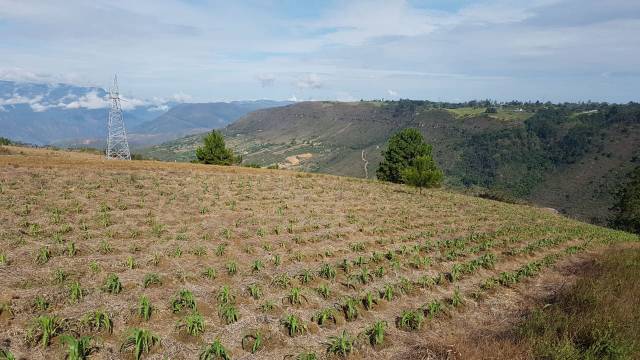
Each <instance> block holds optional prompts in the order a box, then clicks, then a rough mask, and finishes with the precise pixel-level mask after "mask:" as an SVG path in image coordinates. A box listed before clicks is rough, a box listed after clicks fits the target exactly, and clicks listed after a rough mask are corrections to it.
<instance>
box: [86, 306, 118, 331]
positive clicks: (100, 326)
mask: <svg viewBox="0 0 640 360" xmlns="http://www.w3.org/2000/svg"><path fill="white" fill-rule="evenodd" d="M82 323H83V324H84V325H86V326H87V327H88V328H89V329H90V330H91V331H95V332H99V331H102V330H104V331H106V332H108V333H111V332H112V331H113V321H112V320H111V317H110V316H109V314H108V313H107V312H106V311H103V310H96V311H93V312H90V313H88V314H86V315H85V316H84V317H83V319H82Z"/></svg>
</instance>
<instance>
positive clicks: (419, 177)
mask: <svg viewBox="0 0 640 360" xmlns="http://www.w3.org/2000/svg"><path fill="white" fill-rule="evenodd" d="M400 173H401V175H402V180H404V182H405V184H407V185H411V186H415V187H417V188H418V189H420V193H422V188H430V187H438V186H440V184H441V183H442V178H443V177H444V175H443V174H442V171H441V170H440V169H438V166H437V165H436V162H435V161H433V157H431V156H418V157H417V158H416V159H415V160H413V161H412V164H411V166H409V167H406V168H404V169H402V171H401V172H400Z"/></svg>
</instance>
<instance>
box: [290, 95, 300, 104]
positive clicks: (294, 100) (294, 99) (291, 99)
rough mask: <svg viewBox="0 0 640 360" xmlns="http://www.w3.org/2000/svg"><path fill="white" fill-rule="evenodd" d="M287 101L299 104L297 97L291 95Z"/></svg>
mask: <svg viewBox="0 0 640 360" xmlns="http://www.w3.org/2000/svg"><path fill="white" fill-rule="evenodd" d="M287 101H293V102H298V98H297V97H296V96H295V95H291V97H289V98H288V99H287Z"/></svg>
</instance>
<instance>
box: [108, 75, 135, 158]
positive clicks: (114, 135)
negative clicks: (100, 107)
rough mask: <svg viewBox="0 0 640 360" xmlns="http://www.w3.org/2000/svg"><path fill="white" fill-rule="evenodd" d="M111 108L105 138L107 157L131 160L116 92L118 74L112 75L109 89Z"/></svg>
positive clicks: (118, 97) (118, 95)
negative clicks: (107, 132)
mask: <svg viewBox="0 0 640 360" xmlns="http://www.w3.org/2000/svg"><path fill="white" fill-rule="evenodd" d="M109 99H111V109H110V110H109V137H108V138H107V159H117V160H131V153H130V152H129V142H128V141H127V131H126V130H125V128H124V120H123V118H122V107H121V106H120V94H118V76H117V75H115V76H114V77H113V87H112V88H111V89H109Z"/></svg>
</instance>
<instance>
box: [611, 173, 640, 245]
mask: <svg viewBox="0 0 640 360" xmlns="http://www.w3.org/2000/svg"><path fill="white" fill-rule="evenodd" d="M628 178H629V182H628V183H627V184H626V185H624V186H623V187H622V188H621V189H620V191H618V193H617V194H616V198H617V201H616V203H615V205H614V206H613V208H612V209H611V210H613V211H614V213H615V216H614V218H613V220H612V221H611V225H613V226H614V227H616V228H619V229H622V230H626V231H629V232H634V233H636V234H640V166H639V167H636V168H635V170H633V171H632V172H631V173H630V174H629V177H628Z"/></svg>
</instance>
